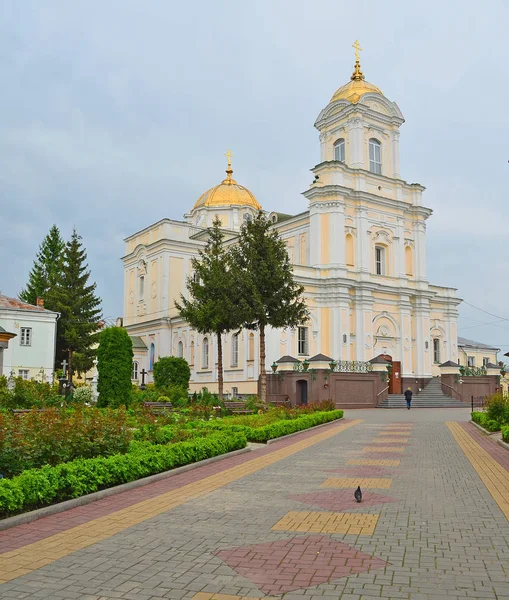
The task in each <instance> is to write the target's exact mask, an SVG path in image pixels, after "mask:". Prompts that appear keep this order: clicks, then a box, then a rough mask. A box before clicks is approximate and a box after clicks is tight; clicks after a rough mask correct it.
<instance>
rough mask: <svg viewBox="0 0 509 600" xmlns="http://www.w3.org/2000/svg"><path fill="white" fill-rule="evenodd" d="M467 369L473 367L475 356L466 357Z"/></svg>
mask: <svg viewBox="0 0 509 600" xmlns="http://www.w3.org/2000/svg"><path fill="white" fill-rule="evenodd" d="M467 367H475V356H467Z"/></svg>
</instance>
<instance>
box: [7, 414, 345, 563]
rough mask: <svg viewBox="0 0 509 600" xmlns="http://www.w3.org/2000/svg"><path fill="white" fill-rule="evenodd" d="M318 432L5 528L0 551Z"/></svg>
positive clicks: (300, 435)
mask: <svg viewBox="0 0 509 600" xmlns="http://www.w3.org/2000/svg"><path fill="white" fill-rule="evenodd" d="M348 422H349V419H341V421H334V422H333V423H331V424H330V425H326V426H324V427H322V428H321V429H320V431H321V432H322V431H326V430H327V429H331V428H333V427H336V426H337V425H339V424H344V423H348ZM316 433H317V432H316V430H308V431H304V432H302V433H300V434H299V435H297V436H294V437H292V438H289V439H286V440H281V441H279V442H275V443H273V444H270V445H268V446H266V447H265V448H260V449H258V450H256V451H255V452H247V453H245V454H240V455H238V456H232V457H229V458H224V459H223V460H220V461H218V462H214V463H211V464H208V465H204V466H202V467H197V468H196V469H192V470H190V471H187V472H185V473H181V474H180V475H174V476H173V477H168V478H167V479H162V480H161V481H157V482H155V483H150V484H147V485H144V486H141V487H139V488H135V489H132V490H128V491H126V492H121V493H119V494H115V495H113V496H109V497H107V498H103V499H102V500H96V501H95V502H92V503H90V504H87V505H85V506H79V507H76V508H72V509H70V510H67V511H65V512H61V513H57V514H55V515H50V516H48V517H43V518H42V519H38V520H37V521H33V522H32V523H27V524H25V525H18V526H16V527H11V528H10V529H5V530H2V531H0V554H3V553H4V552H9V551H11V550H16V549H17V548H22V547H23V546H26V545H27V544H32V543H33V542H37V541H39V540H42V539H44V538H47V537H50V536H51V535H54V534H56V533H60V532H62V531H66V530H67V529H71V528H72V527H75V526H76V525H82V524H83V523H88V522H89V521H93V520H94V519H97V518H99V517H103V516H105V515H110V514H112V513H114V512H116V511H118V510H122V509H123V508H127V507H128V506H132V505H134V504H137V503H138V502H142V501H143V500H148V499H150V498H155V497H156V496H159V495H161V494H165V493H166V492H169V491H171V490H175V489H178V488H180V487H183V486H185V485H187V484H189V483H193V482H196V481H199V480H200V479H203V478H205V477H208V476H210V475H214V474H215V473H220V472H222V471H226V470H227V469H230V468H232V467H235V466H237V465H240V464H244V463H247V462H249V461H251V460H254V459H255V458H258V457H260V456H263V455H265V454H271V453H272V452H275V451H276V450H280V449H281V448H285V447H287V446H290V445H292V444H295V443H296V442H300V441H302V440H304V439H307V438H309V437H312V436H313V435H316Z"/></svg>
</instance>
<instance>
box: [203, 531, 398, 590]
mask: <svg viewBox="0 0 509 600" xmlns="http://www.w3.org/2000/svg"><path fill="white" fill-rule="evenodd" d="M215 554H216V556H217V557H218V558H220V559H221V560H223V561H224V562H225V563H226V564H227V565H228V566H229V567H230V568H231V569H233V570H234V571H236V572H237V573H238V574H239V575H242V576H243V577H247V579H250V580H251V581H252V582H253V583H254V584H255V585H256V586H257V587H258V588H260V590H261V591H262V592H263V593H264V594H282V593H284V592H292V591H295V590H299V589H302V588H307V587H310V586H312V585H319V584H321V583H327V582H329V581H331V580H334V579H340V578H341V577H347V576H349V575H356V574H357V573H363V572H365V571H368V570H370V569H380V568H382V567H385V566H387V565H388V564H389V563H387V562H385V561H384V560H381V559H380V558H375V557H373V556H370V555H369V554H365V553H364V552H360V551H359V550H357V549H356V548H353V547H352V546H348V545H347V544H343V543H342V542H335V541H333V540H331V539H330V538H329V537H327V536H324V535H309V536H299V537H294V538H290V539H287V540H278V541H276V542H267V543H264V544H255V545H252V546H241V547H238V548H231V549H230V550H221V551H219V552H216V553H215Z"/></svg>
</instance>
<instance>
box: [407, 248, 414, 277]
mask: <svg viewBox="0 0 509 600" xmlns="http://www.w3.org/2000/svg"><path fill="white" fill-rule="evenodd" d="M405 271H406V274H407V275H410V276H412V275H413V274H414V256H413V252H412V248H411V247H410V246H406V247H405Z"/></svg>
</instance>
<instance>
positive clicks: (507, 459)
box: [458, 423, 509, 471]
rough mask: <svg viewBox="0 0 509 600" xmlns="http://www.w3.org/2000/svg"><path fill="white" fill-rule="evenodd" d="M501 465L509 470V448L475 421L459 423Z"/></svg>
mask: <svg viewBox="0 0 509 600" xmlns="http://www.w3.org/2000/svg"><path fill="white" fill-rule="evenodd" d="M458 425H460V426H461V427H462V428H463V429H464V430H465V431H466V432H467V433H468V434H469V435H470V436H471V437H472V438H474V440H475V441H476V442H477V443H478V444H479V446H481V447H482V448H483V449H484V450H486V452H487V453H488V454H489V455H490V456H491V457H492V458H494V459H495V460H496V461H497V462H498V464H499V465H500V466H501V467H504V469H505V470H506V471H509V450H506V448H503V447H502V446H501V445H500V444H498V443H497V440H496V439H493V437H491V436H489V435H486V434H485V433H483V432H482V431H480V430H479V429H477V427H476V426H475V425H474V424H473V423H458Z"/></svg>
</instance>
